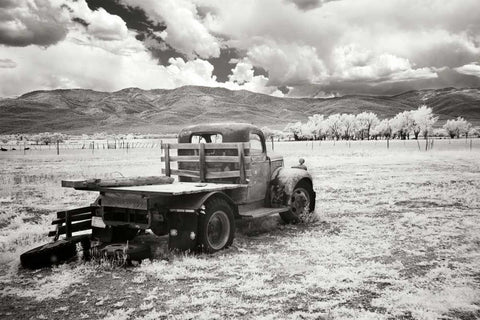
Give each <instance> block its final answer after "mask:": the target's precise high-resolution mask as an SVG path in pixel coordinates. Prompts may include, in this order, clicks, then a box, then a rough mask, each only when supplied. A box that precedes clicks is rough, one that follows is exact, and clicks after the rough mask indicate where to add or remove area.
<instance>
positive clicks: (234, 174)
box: [162, 169, 251, 179]
mask: <svg viewBox="0 0 480 320" xmlns="http://www.w3.org/2000/svg"><path fill="white" fill-rule="evenodd" d="M162 173H163V174H166V170H165V169H162ZM170 174H173V175H177V176H182V177H190V178H200V172H199V171H194V170H175V169H170ZM250 176H251V171H250V170H245V177H250ZM205 178H206V179H225V178H241V172H240V170H234V171H217V172H215V171H214V172H207V173H206V174H205Z"/></svg>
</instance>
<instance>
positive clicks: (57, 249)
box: [20, 240, 77, 269]
mask: <svg viewBox="0 0 480 320" xmlns="http://www.w3.org/2000/svg"><path fill="white" fill-rule="evenodd" d="M76 254H77V246H76V244H75V243H74V242H69V241H66V240H58V241H55V242H51V243H47V244H45V245H43V246H40V247H36V248H33V249H32V250H29V251H27V252H25V253H23V254H22V255H20V263H21V264H22V267H24V268H28V269H39V268H43V267H49V266H51V265H54V264H55V265H56V264H60V263H62V262H65V261H67V260H69V259H71V258H73V257H74V256H75V255H76Z"/></svg>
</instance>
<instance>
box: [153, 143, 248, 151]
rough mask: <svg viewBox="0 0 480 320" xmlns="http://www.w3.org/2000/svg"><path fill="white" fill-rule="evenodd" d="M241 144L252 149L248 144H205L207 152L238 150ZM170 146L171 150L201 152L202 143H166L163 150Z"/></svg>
mask: <svg viewBox="0 0 480 320" xmlns="http://www.w3.org/2000/svg"><path fill="white" fill-rule="evenodd" d="M239 144H243V146H244V148H245V149H248V148H249V147H250V143H248V142H226V143H205V149H206V150H218V149H220V150H222V149H237V146H238V145H239ZM165 146H169V148H170V149H190V150H192V149H193V150H200V143H166V144H163V145H162V148H163V147H165Z"/></svg>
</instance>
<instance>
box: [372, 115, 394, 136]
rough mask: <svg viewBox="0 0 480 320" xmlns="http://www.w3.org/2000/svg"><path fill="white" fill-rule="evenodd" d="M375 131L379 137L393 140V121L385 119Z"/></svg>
mask: <svg viewBox="0 0 480 320" xmlns="http://www.w3.org/2000/svg"><path fill="white" fill-rule="evenodd" d="M373 131H375V133H376V134H377V135H380V136H382V137H385V138H391V136H392V120H391V119H383V120H382V121H380V122H379V123H378V124H377V125H376V126H375V127H374V128H373Z"/></svg>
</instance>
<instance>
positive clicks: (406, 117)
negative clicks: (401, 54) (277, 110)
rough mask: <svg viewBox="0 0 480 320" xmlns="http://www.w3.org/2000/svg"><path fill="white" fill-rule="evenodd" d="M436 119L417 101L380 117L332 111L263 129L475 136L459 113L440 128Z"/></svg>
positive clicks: (294, 133) (312, 136) (316, 134)
mask: <svg viewBox="0 0 480 320" xmlns="http://www.w3.org/2000/svg"><path fill="white" fill-rule="evenodd" d="M437 121H438V116H435V115H434V114H433V112H432V109H431V108H429V107H427V106H426V105H421V106H420V107H419V108H418V109H416V110H409V111H403V112H400V113H398V114H397V115H395V116H394V117H393V118H389V119H383V120H380V119H379V118H378V116H377V115H376V114H375V113H373V112H362V113H359V114H357V115H354V114H348V113H343V114H339V113H335V114H332V115H329V116H328V117H325V116H324V115H322V114H314V115H312V116H309V117H308V120H307V121H306V122H300V121H298V122H292V123H288V124H287V126H286V127H285V128H284V129H283V131H272V130H268V129H266V130H265V131H267V135H269V136H275V137H279V136H282V138H287V139H289V140H291V139H294V140H326V139H333V140H340V139H342V140H365V139H366V140H370V139H379V138H384V139H402V140H406V139H410V138H414V139H418V138H419V137H423V138H425V139H427V138H428V137H429V136H445V137H446V136H449V137H450V138H459V137H461V136H465V137H467V138H468V137H469V136H478V135H479V132H478V131H477V130H476V129H474V128H473V127H472V125H471V123H470V122H468V121H466V120H465V119H464V118H462V117H458V118H456V119H451V120H448V121H447V122H446V123H445V124H444V125H443V127H442V128H434V125H435V123H437Z"/></svg>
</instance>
